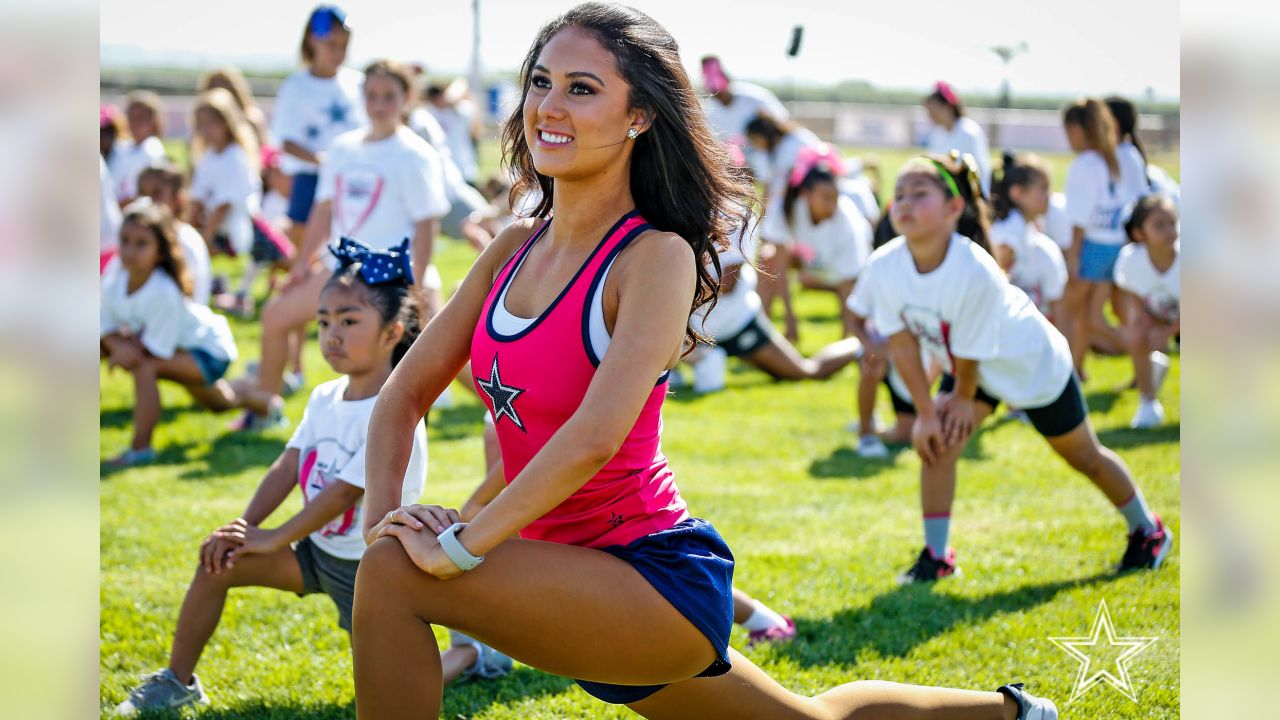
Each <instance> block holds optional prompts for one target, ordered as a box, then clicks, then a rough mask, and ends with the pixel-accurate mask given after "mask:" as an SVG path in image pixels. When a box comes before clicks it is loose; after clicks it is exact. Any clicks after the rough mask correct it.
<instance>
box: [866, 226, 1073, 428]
mask: <svg viewBox="0 0 1280 720" xmlns="http://www.w3.org/2000/svg"><path fill="white" fill-rule="evenodd" d="M858 285H859V286H863V285H869V287H867V289H866V291H867V293H868V295H867V297H868V298H869V300H870V304H871V307H872V308H873V309H874V320H875V324H876V327H877V328H878V329H879V331H880V332H881V333H883V334H884V335H885V336H886V337H889V336H892V335H894V334H896V333H898V332H900V331H902V330H904V329H905V330H907V331H909V332H910V333H911V334H912V335H914V336H915V338H916V339H917V341H919V343H920V346H921V348H922V349H923V350H926V351H927V352H928V354H929V355H930V356H931V357H932V358H933V359H935V360H936V361H937V362H938V363H939V364H941V365H942V367H943V369H944V370H945V371H946V372H948V373H950V372H954V369H955V368H954V365H953V363H952V359H953V358H954V357H960V358H965V359H969V360H976V361H978V385H979V387H981V388H982V389H983V390H984V391H986V392H987V393H989V394H991V395H992V396H994V397H996V398H999V399H1001V400H1004V401H1006V402H1008V403H1009V404H1011V405H1013V406H1015V407H1020V408H1038V407H1044V406H1045V405H1048V404H1049V403H1051V402H1053V401H1054V400H1056V399H1057V398H1058V396H1059V395H1061V394H1062V389H1063V388H1064V387H1066V384H1067V380H1068V379H1069V378H1070V377H1071V372H1072V362H1071V348H1070V347H1069V346H1068V345H1067V340H1066V338H1064V337H1063V336H1062V334H1061V333H1059V332H1058V331H1057V329H1055V328H1054V327H1053V325H1051V324H1050V323H1049V321H1048V320H1047V319H1045V316H1044V315H1043V314H1042V313H1041V312H1040V311H1039V310H1037V309H1036V308H1035V306H1034V305H1032V304H1031V301H1030V300H1029V299H1028V298H1027V295H1026V293H1024V292H1022V291H1021V290H1019V289H1018V288H1016V287H1014V286H1013V285H1010V284H1009V282H1008V280H1006V279H1005V277H1004V273H1003V272H1001V270H1000V267H999V266H998V265H996V261H995V259H994V258H992V257H991V255H989V254H988V253H987V252H986V251H985V250H983V249H982V248H980V247H978V246H977V245H975V244H974V243H973V242H971V241H970V240H969V239H968V238H966V237H963V236H961V235H959V234H955V235H952V236H951V242H950V244H949V245H948V247H947V255H946V257H945V258H943V261H942V264H941V265H939V266H938V267H937V268H935V269H934V270H933V271H932V272H929V273H925V274H921V273H920V272H919V271H917V270H916V265H915V261H914V260H913V259H912V257H911V251H910V250H909V248H908V247H907V241H906V239H905V238H903V237H897V238H894V239H893V240H891V241H889V242H888V243H886V244H885V245H884V246H882V247H881V248H879V249H878V250H876V251H875V252H874V253H872V255H871V261H870V262H869V263H868V265H867V269H866V270H865V271H864V272H863V274H862V277H861V279H860V280H859V282H858Z"/></svg>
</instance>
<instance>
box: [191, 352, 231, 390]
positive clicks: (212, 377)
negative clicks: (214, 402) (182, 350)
mask: <svg viewBox="0 0 1280 720" xmlns="http://www.w3.org/2000/svg"><path fill="white" fill-rule="evenodd" d="M187 352H189V353H191V359H192V360H195V361H196V367H199V368H200V374H201V375H203V376H204V384H205V385H212V384H214V383H216V382H218V381H219V380H221V379H222V376H223V375H226V374H227V368H228V367H230V366H231V361H230V360H228V359H226V358H220V357H214V356H213V355H212V354H211V353H209V352H206V351H204V350H201V349H199V348H192V349H190V350H188V351H187Z"/></svg>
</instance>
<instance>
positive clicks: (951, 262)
mask: <svg viewBox="0 0 1280 720" xmlns="http://www.w3.org/2000/svg"><path fill="white" fill-rule="evenodd" d="M974 170H975V167H974V163H972V161H971V160H970V158H968V157H966V158H964V161H960V159H959V158H958V157H956V155H954V154H953V156H952V157H951V158H943V157H940V156H932V157H923V158H917V159H915V160H911V161H909V162H908V163H907V164H906V165H905V166H903V169H902V172H901V173H900V174H899V176H898V181H897V185H896V187H895V188H894V200H893V208H892V215H893V225H894V227H895V228H896V229H897V230H898V231H899V232H900V233H902V235H901V236H900V237H897V238H895V239H894V240H892V241H890V242H889V243H888V244H886V245H884V246H883V247H881V248H880V249H878V250H876V251H875V253H873V254H872V256H871V259H870V261H869V262H868V265H867V268H866V270H865V271H863V274H862V277H861V278H860V280H859V285H861V286H863V287H862V288H860V289H861V290H863V291H864V292H866V293H867V297H868V298H869V300H870V305H871V306H872V308H873V311H872V312H873V320H874V322H875V324H876V326H877V328H878V329H879V330H880V332H881V333H883V334H884V335H886V336H887V337H888V338H889V348H890V353H891V355H892V358H893V363H894V366H895V367H896V368H897V369H898V371H899V372H900V373H901V374H902V378H903V380H904V381H905V384H906V386H907V389H908V390H909V391H910V394H911V400H912V402H913V404H914V406H915V408H916V410H917V418H916V422H915V426H914V428H913V429H912V443H913V444H914V445H915V448H916V451H917V452H918V453H919V455H920V457H921V459H922V460H923V461H924V464H923V467H922V468H921V472H920V483H921V492H920V497H921V504H922V505H923V508H922V509H923V514H924V529H925V547H924V549H923V550H921V551H920V554H919V557H918V558H917V560H916V561H915V563H914V564H913V565H912V566H911V568H910V569H909V570H907V572H906V573H904V574H903V575H902V576H900V577H899V581H900V582H903V583H927V582H933V581H935V580H938V579H940V578H944V577H947V576H950V575H954V574H957V573H958V567H957V565H956V555H955V550H954V549H952V548H951V547H950V545H948V539H949V535H950V525H951V505H952V502H953V500H954V498H955V489H956V461H957V460H958V459H959V457H960V454H961V452H962V451H963V450H964V447H965V445H966V444H967V443H968V440H969V437H970V435H972V434H973V432H974V431H975V430H976V429H977V428H978V426H979V425H981V424H982V421H983V420H984V419H986V417H987V416H988V415H990V414H991V413H992V412H993V411H994V410H995V409H996V407H997V406H998V405H999V404H1000V403H1001V402H1002V401H1004V402H1008V403H1010V404H1011V405H1013V406H1015V407H1018V408H1022V409H1023V410H1024V411H1025V412H1026V414H1027V417H1028V419H1029V420H1030V421H1031V424H1032V425H1033V426H1034V427H1035V429H1036V430H1037V431H1038V432H1039V433H1040V434H1041V435H1043V436H1044V437H1045V439H1046V440H1047V441H1048V443H1049V445H1050V447H1052V448H1053V450H1054V452H1056V453H1057V454H1058V455H1060V456H1061V457H1062V458H1063V459H1064V460H1066V461H1067V462H1068V463H1070V465H1071V466H1072V467H1073V468H1075V469H1076V471H1077V472H1079V473H1081V474H1082V475H1084V476H1086V477H1088V478H1089V480H1090V481H1091V482H1093V484H1094V485H1096V486H1097V487H1098V489H1099V490H1101V491H1102V492H1103V494H1105V495H1106V496H1107V499H1108V500H1110V501H1111V503H1112V504H1113V505H1115V507H1116V509H1117V511H1118V512H1119V513H1120V514H1121V515H1122V516H1123V517H1124V519H1125V521H1126V523H1127V525H1128V534H1129V536H1128V544H1127V548H1126V550H1125V553H1124V555H1123V557H1122V558H1121V560H1120V563H1119V564H1118V567H1117V570H1119V571H1126V570H1135V569H1140V568H1157V567H1159V566H1160V565H1161V564H1162V563H1163V562H1164V560H1165V558H1166V557H1168V555H1169V551H1170V548H1171V547H1172V545H1173V533H1172V532H1171V531H1170V530H1169V529H1167V528H1166V527H1165V526H1164V524H1163V523H1162V522H1161V520H1160V518H1159V516H1157V515H1156V514H1155V513H1153V512H1151V510H1150V509H1149V508H1148V507H1147V504H1146V501H1145V500H1144V499H1143V496H1142V492H1141V491H1140V490H1139V489H1138V487H1137V485H1136V484H1135V483H1134V480H1133V477H1132V475H1131V474H1130V472H1129V468H1128V467H1127V466H1126V465H1125V463H1124V461H1123V460H1121V459H1120V457H1119V456H1118V455H1116V454H1115V453H1114V452H1112V451H1110V450H1108V449H1107V448H1105V447H1103V446H1102V445H1101V444H1100V443H1099V442H1098V438H1097V435H1095V434H1094V432H1093V428H1092V427H1091V426H1090V424H1089V420H1088V409H1087V407H1086V406H1085V400H1084V395H1083V393H1082V392H1081V390H1080V382H1079V379H1078V378H1077V376H1076V374H1075V372H1074V367H1073V364H1072V360H1071V349H1070V347H1069V346H1068V344H1067V341H1066V338H1064V337H1063V336H1062V334H1061V333H1060V332H1058V330H1057V329H1055V328H1054V327H1053V325H1052V324H1050V323H1049V321H1048V320H1047V319H1045V317H1044V315H1042V314H1041V313H1040V312H1039V310H1037V309H1036V307H1035V305H1034V304H1033V303H1032V302H1031V300H1030V299H1029V298H1028V297H1027V295H1026V293H1024V292H1023V291H1021V290H1019V289H1018V288H1016V287H1014V286H1012V285H1010V284H1009V281H1008V280H1007V279H1006V277H1005V275H1004V273H1003V272H1002V271H1001V270H1000V267H999V266H998V265H997V264H996V262H995V259H994V258H992V256H991V254H990V252H989V249H988V246H987V234H988V224H989V220H988V216H989V210H988V207H987V203H986V199H985V198H984V197H983V195H982V191H981V189H980V187H981V186H980V184H979V182H978V180H977V177H976V173H975V172H974ZM922 350H923V351H924V352H925V353H927V354H928V356H929V357H931V358H932V359H933V360H934V361H936V362H937V363H939V364H940V365H941V366H942V367H943V371H944V375H943V380H942V384H941V387H940V388H939V393H938V394H937V396H936V397H935V396H931V395H930V383H929V382H928V381H927V380H926V375H925V368H924V364H923V363H922V362H921V352H922Z"/></svg>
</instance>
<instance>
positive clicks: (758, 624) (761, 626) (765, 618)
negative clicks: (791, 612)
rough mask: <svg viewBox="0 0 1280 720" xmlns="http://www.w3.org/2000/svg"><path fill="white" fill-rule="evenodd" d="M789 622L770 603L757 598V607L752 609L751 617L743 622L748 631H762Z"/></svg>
mask: <svg viewBox="0 0 1280 720" xmlns="http://www.w3.org/2000/svg"><path fill="white" fill-rule="evenodd" d="M786 624H787V621H786V619H785V618H783V617H782V616H781V615H779V614H778V613H776V612H774V611H773V610H771V609H770V608H769V606H768V605H765V604H764V603H762V602H760V601H759V600H756V609H755V610H752V611H751V617H749V618H747V619H746V622H744V623H742V626H743V627H745V628H746V629H747V632H760V631H761V630H768V629H769V628H775V627H783V626H785V625H786Z"/></svg>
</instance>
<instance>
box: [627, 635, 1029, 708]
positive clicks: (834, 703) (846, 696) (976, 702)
mask: <svg viewBox="0 0 1280 720" xmlns="http://www.w3.org/2000/svg"><path fill="white" fill-rule="evenodd" d="M729 654H730V660H731V661H732V662H733V669H732V670H730V671H729V672H728V674H725V675H720V676H719V677H712V678H693V679H691V680H685V681H683V682H679V683H675V684H672V685H670V686H668V687H666V688H663V689H662V690H659V691H658V692H657V693H655V694H653V695H650V696H649V697H647V698H645V699H643V700H640V701H638V702H634V703H630V704H628V705H627V707H629V708H631V709H632V710H634V711H636V712H637V713H639V714H641V715H643V716H644V717H646V718H650V720H667V719H668V718H670V719H672V720H675V719H677V718H699V719H700V720H716V719H718V718H723V719H724V720H730V719H732V720H789V719H790V718H798V719H810V718H812V719H813V720H853V719H858V720H863V719H866V720H913V719H914V718H920V719H921V720H925V719H928V720H983V719H986V720H1013V719H1014V718H1016V717H1017V715H1018V707H1017V703H1016V702H1015V701H1014V700H1013V698H1010V697H1008V696H1005V695H1002V694H1000V693H998V692H978V691H974V690H952V689H949V688H935V687H923V686H919V685H903V684H900V683H892V682H882V681H874V680H862V681H858V682H851V683H846V684H844V685H841V686H839V687H837V688H833V689H831V690H828V691H827V692H825V693H822V694H821V695H818V696H816V697H805V696H803V695H797V694H795V693H793V692H791V691H790V690H787V689H786V688H784V687H782V686H781V685H779V684H778V683H777V682H776V681H775V680H774V679H773V678H771V677H769V676H768V675H767V674H766V673H765V672H764V671H763V670H761V669H760V668H758V667H756V666H755V665H754V664H753V663H752V662H751V661H750V660H748V659H747V658H746V657H743V656H742V655H741V654H740V653H738V652H737V651H735V650H732V649H731V650H730V651H729Z"/></svg>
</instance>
